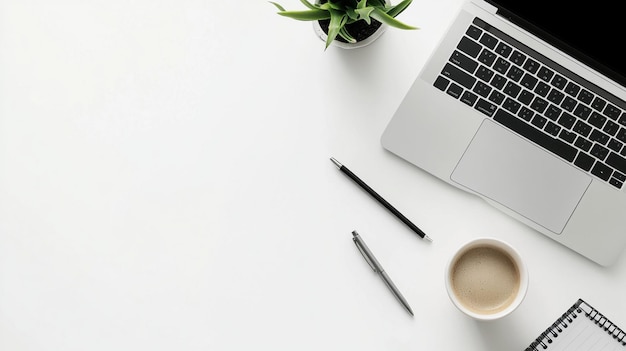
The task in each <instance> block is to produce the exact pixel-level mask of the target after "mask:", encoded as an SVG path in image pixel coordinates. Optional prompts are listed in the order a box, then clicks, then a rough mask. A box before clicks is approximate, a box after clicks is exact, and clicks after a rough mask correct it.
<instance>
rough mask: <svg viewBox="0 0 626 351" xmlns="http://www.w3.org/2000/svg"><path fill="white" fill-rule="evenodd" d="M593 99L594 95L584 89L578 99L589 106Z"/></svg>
mask: <svg viewBox="0 0 626 351" xmlns="http://www.w3.org/2000/svg"><path fill="white" fill-rule="evenodd" d="M593 98H594V96H593V93H592V92H590V91H589V90H586V89H583V90H582V91H581V92H580V93H579V94H578V99H579V100H580V101H582V102H584V103H585V104H587V105H589V104H591V102H592V101H593Z"/></svg>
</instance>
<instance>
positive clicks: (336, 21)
mask: <svg viewBox="0 0 626 351" xmlns="http://www.w3.org/2000/svg"><path fill="white" fill-rule="evenodd" d="M329 12H330V23H329V24H328V38H326V48H325V49H328V47H329V46H330V43H332V42H333V40H335V38H336V37H337V35H338V34H339V31H340V30H341V28H343V26H344V25H345V24H346V22H347V21H348V16H347V15H346V14H344V13H342V12H340V11H336V10H329Z"/></svg>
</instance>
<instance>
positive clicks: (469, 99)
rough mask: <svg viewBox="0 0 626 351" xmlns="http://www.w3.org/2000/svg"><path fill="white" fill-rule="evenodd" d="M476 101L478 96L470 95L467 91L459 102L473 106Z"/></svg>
mask: <svg viewBox="0 0 626 351" xmlns="http://www.w3.org/2000/svg"><path fill="white" fill-rule="evenodd" d="M477 99H478V95H476V94H474V93H472V92H471V91H469V90H466V91H465V92H464V93H463V95H462V96H461V101H463V102H464V103H465V104H466V105H469V106H474V103H475V102H476V100H477Z"/></svg>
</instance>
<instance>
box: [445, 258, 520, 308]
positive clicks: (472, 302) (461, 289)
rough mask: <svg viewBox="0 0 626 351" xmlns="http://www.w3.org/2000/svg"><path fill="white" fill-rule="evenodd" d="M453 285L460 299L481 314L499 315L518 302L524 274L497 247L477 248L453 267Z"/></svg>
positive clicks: (459, 259) (457, 261)
mask: <svg viewBox="0 0 626 351" xmlns="http://www.w3.org/2000/svg"><path fill="white" fill-rule="evenodd" d="M450 277H451V278H450V279H451V285H452V290H453V291H454V294H455V295H456V297H457V299H458V300H459V301H460V302H461V303H462V304H463V305H464V306H465V307H466V308H468V309H469V310H471V311H473V312H475V313H480V314H492V313H498V312H500V311H502V310H504V309H506V308H507V307H508V306H509V305H510V304H511V303H512V302H513V301H514V300H515V297H516V295H517V293H518V291H519V288H520V272H519V270H518V268H517V266H516V265H515V262H514V261H513V259H512V258H511V257H510V256H509V255H508V254H507V253H506V252H503V251H502V250H500V249H498V248H495V247H493V246H479V247H473V248H470V249H468V250H467V251H465V252H464V253H463V254H462V255H460V256H459V257H458V259H457V260H456V261H455V263H454V264H453V266H452V267H451V276H450Z"/></svg>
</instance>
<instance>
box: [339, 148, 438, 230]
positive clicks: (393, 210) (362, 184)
mask: <svg viewBox="0 0 626 351" xmlns="http://www.w3.org/2000/svg"><path fill="white" fill-rule="evenodd" d="M330 160H331V161H332V162H333V163H334V164H335V166H337V168H339V170H340V171H342V172H343V173H344V174H345V175H347V176H348V177H349V178H350V179H352V180H353V181H354V182H355V183H357V184H358V185H359V186H360V187H361V188H363V189H364V190H365V191H367V192H368V193H369V194H370V195H372V197H374V199H376V200H377V201H378V202H380V203H381V205H383V206H385V208H387V209H388V210H389V211H390V212H391V213H393V214H394V215H395V216H396V217H398V219H400V220H401V221H402V222H404V224H406V225H407V226H409V228H411V230H413V231H414V232H416V233H417V235H419V236H420V238H422V239H425V240H428V241H433V240H432V239H431V238H429V237H428V235H426V233H424V232H423V231H422V230H421V229H419V228H418V227H417V226H416V225H415V224H413V223H412V222H411V221H410V220H409V219H408V218H406V217H405V216H404V215H403V214H402V213H400V211H398V210H396V208H395V207H393V206H391V204H390V203H389V202H387V200H385V199H383V198H382V196H380V195H378V194H377V193H376V192H375V191H374V189H372V188H370V187H369V186H368V185H367V184H365V182H364V181H362V180H361V179H360V178H359V177H357V176H356V174H354V173H352V172H351V171H350V170H349V169H348V168H347V167H346V166H344V165H342V164H341V163H339V161H337V160H336V159H335V158H334V157H331V158H330Z"/></svg>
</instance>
